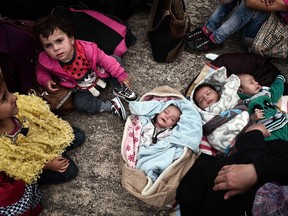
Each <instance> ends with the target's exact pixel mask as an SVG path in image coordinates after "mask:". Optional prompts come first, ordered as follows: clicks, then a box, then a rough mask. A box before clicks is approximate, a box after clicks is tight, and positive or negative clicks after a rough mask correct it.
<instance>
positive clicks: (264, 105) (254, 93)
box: [238, 73, 288, 140]
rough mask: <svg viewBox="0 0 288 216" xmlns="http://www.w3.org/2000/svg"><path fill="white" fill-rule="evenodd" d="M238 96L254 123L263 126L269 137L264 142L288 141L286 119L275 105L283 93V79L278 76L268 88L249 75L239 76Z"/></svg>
mask: <svg viewBox="0 0 288 216" xmlns="http://www.w3.org/2000/svg"><path fill="white" fill-rule="evenodd" d="M238 77H239V79H240V82H241V84H240V87H239V95H240V97H241V98H242V99H244V103H245V104H246V105H247V106H248V111H249V114H250V115H251V118H252V119H253V121H254V122H255V123H257V124H258V123H261V124H264V125H265V127H266V128H267V130H268V131H269V132H270V133H271V136H269V137H267V138H265V139H266V140H274V139H284V140H288V136H287V134H288V126H287V117H286V114H285V113H282V112H281V111H280V110H279V109H277V107H276V106H275V104H276V103H277V101H278V100H279V99H280V98H281V96H282V95H283V92H284V83H285V81H286V79H285V77H284V76H282V75H278V76H277V77H276V79H275V81H274V82H273V83H272V84H271V86H270V88H269V87H265V86H261V85H259V83H258V82H257V81H256V80H255V78H254V77H253V76H252V75H250V74H246V73H243V74H239V75H238Z"/></svg>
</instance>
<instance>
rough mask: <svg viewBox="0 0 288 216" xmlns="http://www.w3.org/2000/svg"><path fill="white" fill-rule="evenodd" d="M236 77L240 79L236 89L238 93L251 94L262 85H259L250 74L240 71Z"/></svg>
mask: <svg viewBox="0 0 288 216" xmlns="http://www.w3.org/2000/svg"><path fill="white" fill-rule="evenodd" d="M238 77H239V79H240V87H239V90H238V91H239V93H243V94H246V95H249V96H253V95H255V94H257V93H258V92H259V91H260V90H261V89H262V87H261V86H260V85H259V83H258V82H256V80H255V79H254V77H253V76H252V75H250V74H246V73H241V74H238Z"/></svg>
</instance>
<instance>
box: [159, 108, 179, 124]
mask: <svg viewBox="0 0 288 216" xmlns="http://www.w3.org/2000/svg"><path fill="white" fill-rule="evenodd" d="M180 115H181V111H180V109H179V108H178V107H176V106H168V107H167V108H166V109H165V110H163V111H162V112H161V113H159V114H158V115H157V117H156V124H155V126H156V127H157V128H170V127H174V126H175V125H176V124H177V122H178V121H179V119H180Z"/></svg>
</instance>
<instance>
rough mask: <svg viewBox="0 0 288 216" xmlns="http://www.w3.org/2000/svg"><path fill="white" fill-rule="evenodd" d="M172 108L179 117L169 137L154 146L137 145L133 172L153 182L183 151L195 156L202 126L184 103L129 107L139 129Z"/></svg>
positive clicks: (191, 106) (182, 100)
mask: <svg viewBox="0 0 288 216" xmlns="http://www.w3.org/2000/svg"><path fill="white" fill-rule="evenodd" d="M171 104H174V105H176V106H177V107H179V109H180V110H181V112H182V114H181V116H180V120H179V121H178V123H177V125H176V126H175V127H174V128H173V129H172V134H171V135H170V136H167V137H165V138H163V139H162V140H159V141H158V142H157V143H156V144H154V145H141V144H140V148H139V152H138V161H137V164H136V168H137V169H140V170H143V171H144V172H145V174H146V175H147V176H149V177H150V178H151V179H152V180H153V181H155V180H156V179H157V177H158V176H159V175H160V174H161V173H162V172H163V171H164V170H165V169H166V168H167V167H168V166H169V165H170V164H171V163H172V162H173V161H174V160H175V159H177V158H179V157H180V156H181V155H182V153H183V149H184V147H187V148H189V149H191V150H192V151H194V152H199V144H200V140H201V138H202V123H201V117H200V115H199V113H198V111H197V110H196V109H195V108H194V107H193V105H192V104H191V102H190V101H188V100H187V99H179V100H169V101H167V102H164V101H133V102H130V103H129V108H130V111H131V113H132V114H134V115H137V116H138V117H139V119H140V120H141V123H142V125H143V126H145V125H146V124H147V123H149V122H151V119H153V118H154V117H155V115H156V114H158V113H160V112H162V111H163V110H164V109H165V108H166V107H168V106H169V105H171Z"/></svg>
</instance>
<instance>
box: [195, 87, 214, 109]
mask: <svg viewBox="0 0 288 216" xmlns="http://www.w3.org/2000/svg"><path fill="white" fill-rule="evenodd" d="M219 99H220V95H219V92H218V91H217V90H216V88H215V87H214V86H213V85H211V84H208V83H203V84H200V85H198V86H197V87H196V88H195V90H194V94H193V101H194V103H195V104H196V105H197V106H198V107H200V108H201V109H203V110H204V109H206V108H207V107H210V106H212V105H213V104H215V103H216V102H217V101H218V100H219Z"/></svg>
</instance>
